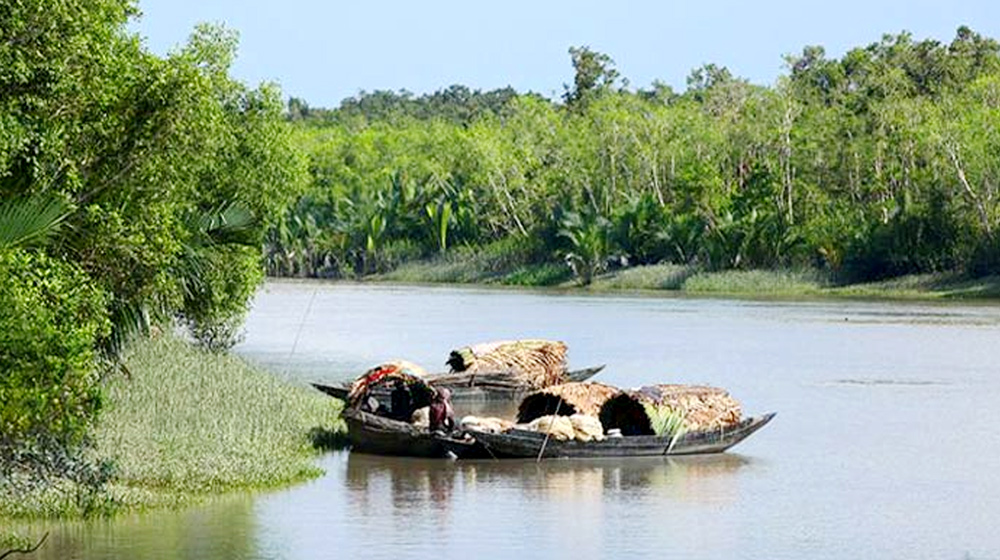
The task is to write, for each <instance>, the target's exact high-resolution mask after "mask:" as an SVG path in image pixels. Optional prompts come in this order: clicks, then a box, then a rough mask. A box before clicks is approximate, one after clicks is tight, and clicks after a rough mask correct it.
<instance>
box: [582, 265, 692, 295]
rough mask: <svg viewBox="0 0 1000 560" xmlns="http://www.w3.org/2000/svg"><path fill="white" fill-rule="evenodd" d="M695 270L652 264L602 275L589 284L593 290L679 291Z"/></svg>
mask: <svg viewBox="0 0 1000 560" xmlns="http://www.w3.org/2000/svg"><path fill="white" fill-rule="evenodd" d="M696 272H697V268H695V267H693V266H688V265H678V264H652V265H646V266H636V267H632V268H625V269H621V270H619V271H616V272H613V273H609V274H605V275H602V276H600V277H598V278H595V279H594V282H593V284H591V289H593V290H597V291H600V290H680V289H683V287H684V283H685V281H687V279H688V278H690V277H691V276H692V275H693V274H695V273H696Z"/></svg>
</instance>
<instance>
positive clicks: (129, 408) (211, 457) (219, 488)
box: [0, 336, 343, 537]
mask: <svg viewBox="0 0 1000 560" xmlns="http://www.w3.org/2000/svg"><path fill="white" fill-rule="evenodd" d="M126 364H127V367H128V370H129V371H130V372H131V376H130V378H126V377H123V376H116V377H115V378H113V379H111V380H110V382H109V383H108V385H107V387H106V392H105V395H106V398H105V403H106V404H105V409H104V411H103V412H102V415H101V419H100V422H99V424H98V425H97V426H96V429H95V431H94V433H93V439H94V442H95V446H94V449H93V450H92V451H91V453H93V454H95V455H96V456H95V459H98V460H102V461H105V462H107V464H108V465H110V467H111V482H109V483H107V484H105V485H103V486H102V487H100V488H99V489H98V490H97V491H94V490H93V489H86V488H81V487H80V486H79V485H77V484H75V483H72V482H70V481H68V480H54V481H48V483H47V484H44V485H41V486H39V487H38V488H37V489H35V490H33V491H31V492H27V493H18V494H17V495H16V496H15V495H11V494H8V493H6V492H5V491H4V490H0V519H2V518H4V517H6V518H22V519H23V518H46V517H77V516H81V515H85V514H94V513H115V512H118V511H123V510H135V509H145V508H150V507H164V506H168V507H169V506H181V505H185V504H188V503H192V502H195V501H198V500H200V499H202V498H203V497H206V496H209V495H212V494H216V493H221V492H226V491H231V490H239V489H260V488H270V487H277V486H282V485H286V484H289V483H292V482H295V481H299V480H302V479H305V478H309V477H313V476H316V475H317V474H319V470H318V469H317V467H316V466H315V456H316V453H317V452H316V450H315V445H314V442H315V440H316V439H317V436H318V435H320V436H322V435H325V436H329V435H330V434H336V433H342V432H343V424H342V420H341V419H340V418H339V412H340V408H339V406H338V404H337V403H338V402H339V401H336V400H334V399H330V398H329V397H325V396H323V395H321V394H319V393H315V394H314V392H313V391H311V390H309V389H307V388H305V387H299V386H293V385H289V384H287V383H284V382H282V381H280V380H278V379H277V378H275V377H274V376H273V375H270V374H268V373H266V372H263V371H260V370H258V369H256V368H254V367H252V366H250V365H249V364H247V363H246V362H244V361H243V360H241V359H240V358H238V357H235V356H231V355H217V354H211V353H207V352H204V351H201V350H198V349H196V348H194V347H192V346H191V345H189V344H187V343H186V342H184V341H181V340H178V339H176V338H174V337H171V336H160V337H158V338H157V339H155V340H149V341H143V342H140V343H137V345H136V346H135V347H134V348H133V350H132V352H131V354H130V355H129V356H128V358H127V361H126ZM0 537H3V531H2V530H0Z"/></svg>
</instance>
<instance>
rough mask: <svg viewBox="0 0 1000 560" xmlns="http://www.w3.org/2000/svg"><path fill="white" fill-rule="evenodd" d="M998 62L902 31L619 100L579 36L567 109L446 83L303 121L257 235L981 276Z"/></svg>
mask: <svg viewBox="0 0 1000 560" xmlns="http://www.w3.org/2000/svg"><path fill="white" fill-rule="evenodd" d="M998 52H1000V49H998V44H997V42H996V41H995V40H993V39H990V38H986V37H983V36H981V35H979V34H977V33H975V32H973V31H972V30H970V29H968V28H967V27H961V28H959V29H958V30H957V32H956V35H955V37H954V39H953V40H952V41H951V42H950V43H941V42H938V41H936V40H932V39H927V40H920V41H917V40H915V39H914V38H913V37H912V36H911V35H910V34H909V33H905V32H904V33H900V34H896V35H885V36H884V37H882V38H881V39H880V40H879V41H877V42H874V43H872V44H870V45H867V46H864V47H858V48H855V49H852V50H850V51H849V52H847V53H846V54H845V55H844V56H843V57H841V58H839V59H832V58H828V57H827V55H826V52H825V50H824V49H823V48H822V47H820V46H807V47H805V48H804V49H803V51H802V53H801V55H797V56H791V57H788V58H787V59H786V62H787V68H788V72H787V73H786V75H784V76H782V77H780V78H779V80H778V81H777V83H776V84H775V85H773V86H771V87H764V86H758V85H754V84H751V83H749V82H748V81H746V80H743V79H741V78H739V77H737V76H734V75H733V74H732V73H731V72H730V71H729V70H728V69H727V68H725V67H723V66H719V65H716V64H706V65H704V66H702V67H700V68H697V69H694V70H693V71H692V72H691V75H690V76H689V78H688V87H687V90H686V91H685V92H683V93H675V92H673V91H672V90H671V89H670V88H669V87H667V86H665V85H664V84H662V83H659V82H657V83H654V84H653V87H652V88H651V89H649V90H642V89H640V90H637V91H632V90H630V89H629V88H628V86H627V81H625V80H623V79H621V77H620V76H619V74H618V71H617V70H616V69H615V65H614V61H613V60H612V58H611V57H610V56H608V55H606V54H603V53H599V52H596V51H593V50H591V49H589V48H588V47H573V48H571V49H570V62H571V64H572V66H573V69H574V73H575V77H574V81H573V84H572V85H567V86H566V88H565V89H566V91H565V94H564V95H563V98H562V100H561V103H560V102H555V101H550V100H547V99H544V98H542V97H541V96H538V95H535V94H516V95H515V94H511V95H510V96H508V97H506V98H505V100H504V102H503V104H502V106H501V107H500V108H499V109H491V110H489V111H481V112H476V111H470V110H469V108H468V106H467V105H468V104H469V103H470V101H469V99H470V98H467V97H463V96H460V95H455V96H450V97H449V96H444V95H442V92H438V94H435V96H436V97H435V99H442V100H446V102H445V103H444V104H443V105H436V106H432V105H431V104H429V103H428V102H427V99H428V98H426V97H425V98H421V99H423V100H424V101H422V103H424V105H423V107H424V109H425V110H424V111H423V112H417V111H415V110H406V111H397V110H393V111H376V110H373V109H370V110H367V111H362V112H363V113H364V114H365V117H366V118H365V119H364V120H363V121H357V120H354V121H352V120H350V119H348V118H347V116H348V115H353V114H355V113H356V112H358V111H359V107H361V106H362V105H364V103H366V102H371V103H372V105H370V107H374V106H393V104H396V105H395V106H399V104H400V103H403V102H404V101H406V100H407V99H411V98H410V97H408V96H407V94H405V93H402V94H399V95H396V94H387V95H384V96H381V95H372V96H369V97H366V96H362V97H361V98H352V99H349V100H345V102H344V103H343V104H342V105H341V106H340V108H338V109H333V110H331V111H328V113H327V117H328V118H327V119H326V120H324V121H322V124H321V125H319V126H313V127H301V128H300V129H299V130H298V132H297V139H298V145H299V146H300V147H301V148H302V150H303V151H304V152H305V153H306V154H308V156H309V158H310V171H311V176H312V183H311V186H310V188H309V190H308V192H307V194H306V195H305V196H303V197H302V198H301V199H300V200H299V201H298V202H297V204H296V205H295V207H294V208H293V209H292V210H291V211H290V212H289V213H288V214H286V216H285V218H284V219H283V221H282V223H281V224H280V225H279V227H277V228H275V229H274V230H272V232H271V234H270V235H271V237H270V238H269V242H268V248H269V255H270V256H269V266H270V270H271V271H272V273H276V274H306V275H313V274H316V275H334V276H338V275H341V276H343V275H348V276H350V275H354V274H366V273H370V272H373V271H378V270H387V269H391V268H392V267H394V266H396V265H397V264H398V263H399V262H400V261H403V260H408V259H413V258H421V257H422V256H427V255H430V254H434V253H437V252H440V250H441V249H442V248H444V247H450V248H455V247H463V246H464V247H472V248H486V247H490V246H493V245H495V244H497V243H501V244H502V246H503V249H502V251H504V252H508V253H511V252H512V253H514V254H517V255H520V256H519V257H517V258H515V259H514V260H515V261H517V260H518V259H520V261H524V262H563V261H564V260H565V261H566V262H569V263H571V264H574V263H575V266H574V268H576V269H578V271H580V272H581V273H583V274H585V275H586V276H587V277H588V278H589V276H590V274H591V273H592V272H593V271H594V270H595V269H596V270H599V269H600V268H601V267H603V266H604V265H605V263H607V262H609V261H610V260H614V261H615V262H629V263H655V262H674V263H684V264H697V265H699V266H703V267H707V268H710V269H724V268H755V267H758V268H771V267H788V266H793V267H799V266H804V267H817V268H821V269H825V270H828V271H830V272H831V273H832V274H834V275H835V276H836V277H838V278H843V279H848V280H865V279H874V278H883V277H887V276H892V275H897V274H904V273H909V272H926V271H939V270H958V271H964V272H967V273H970V274H984V273H992V272H995V271H996V268H995V265H994V264H993V263H996V262H998V260H1000V258H998V253H997V251H998V244H997V241H996V238H995V230H996V226H997V220H998V219H1000V209H998V207H997V200H998V197H997V192H996V189H997V184H998V182H1000V169H997V166H996V157H995V154H997V153H998V152H1000V137H998V135H997V130H996V129H997V123H998V122H1000V121H998V120H997V116H998V115H997V113H996V111H997V107H998V105H997V99H998V97H997V91H998V85H1000V66H998V64H1000V54H998ZM442 91H456V87H454V86H453V87H452V88H449V90H442ZM389 100H392V103H389ZM376 101H378V103H375V102H376ZM455 115H463V116H462V117H461V118H455ZM307 120H308V119H307ZM319 123H320V121H318V120H314V121H313V122H312V124H314V125H316V124H319ZM446 208H447V209H449V210H448V211H447V212H446V211H444V209H446ZM612 257H614V258H613V259H612ZM512 258H513V257H512ZM520 261H519V262H520ZM583 262H587V263H588V265H587V266H581V263H583ZM587 270H590V272H587Z"/></svg>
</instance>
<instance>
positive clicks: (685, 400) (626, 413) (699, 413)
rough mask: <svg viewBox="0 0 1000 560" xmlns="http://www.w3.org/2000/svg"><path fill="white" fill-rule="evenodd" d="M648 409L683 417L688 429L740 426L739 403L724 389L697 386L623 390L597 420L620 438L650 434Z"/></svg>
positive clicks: (601, 411) (651, 386) (613, 398)
mask: <svg viewBox="0 0 1000 560" xmlns="http://www.w3.org/2000/svg"><path fill="white" fill-rule="evenodd" d="M647 406H653V407H666V408H669V409H671V410H674V411H679V412H681V413H682V414H683V417H684V425H685V427H686V428H687V429H688V430H710V429H718V428H724V427H727V426H732V425H734V424H737V423H739V421H740V419H741V418H742V416H743V412H742V409H741V408H740V403H739V402H738V401H737V400H736V399H734V398H732V397H731V396H729V393H728V392H726V391H725V390H724V389H719V388H717V387H705V386H699V385H650V386H647V387H642V388H639V389H635V390H630V391H622V392H621V393H619V394H617V395H615V396H613V397H612V398H610V399H608V400H607V401H605V402H604V404H603V405H602V406H601V410H600V413H599V418H600V419H601V424H603V425H604V429H605V430H610V429H614V428H617V429H619V430H621V432H622V435H626V436H630V435H653V433H654V431H653V427H652V425H651V422H650V418H649V416H648V414H647V408H646V407H647Z"/></svg>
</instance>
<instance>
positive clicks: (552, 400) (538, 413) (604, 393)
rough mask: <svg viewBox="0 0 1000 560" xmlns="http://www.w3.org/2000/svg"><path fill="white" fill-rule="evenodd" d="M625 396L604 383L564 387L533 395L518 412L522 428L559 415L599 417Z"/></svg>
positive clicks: (564, 384)
mask: <svg viewBox="0 0 1000 560" xmlns="http://www.w3.org/2000/svg"><path fill="white" fill-rule="evenodd" d="M620 393H621V390H620V389H617V388H615V387H611V386H610V385H604V384H602V383H562V384H559V385H553V386H552V387H546V388H545V389H541V390H539V391H535V392H534V393H531V394H530V395H528V396H527V397H525V398H524V400H522V401H521V405H520V406H519V407H518V409H517V422H518V424H527V423H529V422H531V421H532V420H535V419H536V418H541V417H542V416H549V415H551V414H558V415H560V416H572V415H573V414H587V415H590V416H598V414H599V413H600V410H601V406H603V405H604V403H605V402H606V401H607V400H608V399H610V398H612V397H614V396H616V395H618V394H620Z"/></svg>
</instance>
